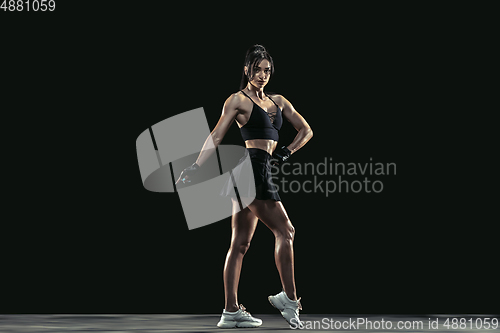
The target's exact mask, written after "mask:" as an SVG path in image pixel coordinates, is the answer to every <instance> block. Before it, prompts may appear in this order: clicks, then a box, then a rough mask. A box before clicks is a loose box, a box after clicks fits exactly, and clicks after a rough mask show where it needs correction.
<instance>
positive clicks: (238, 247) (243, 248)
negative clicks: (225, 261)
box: [231, 242, 250, 255]
mask: <svg viewBox="0 0 500 333" xmlns="http://www.w3.org/2000/svg"><path fill="white" fill-rule="evenodd" d="M249 248H250V242H233V243H231V251H235V252H236V253H240V254H242V255H245V253H247V251H248V249H249Z"/></svg>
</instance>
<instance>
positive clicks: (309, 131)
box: [307, 127, 313, 139]
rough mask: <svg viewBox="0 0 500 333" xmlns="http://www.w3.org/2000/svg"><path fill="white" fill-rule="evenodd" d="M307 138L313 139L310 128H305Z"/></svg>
mask: <svg viewBox="0 0 500 333" xmlns="http://www.w3.org/2000/svg"><path fill="white" fill-rule="evenodd" d="M307 136H308V137H309V139H310V138H312V137H313V130H312V129H311V127H308V128H307Z"/></svg>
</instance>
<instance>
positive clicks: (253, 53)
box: [240, 44, 274, 90]
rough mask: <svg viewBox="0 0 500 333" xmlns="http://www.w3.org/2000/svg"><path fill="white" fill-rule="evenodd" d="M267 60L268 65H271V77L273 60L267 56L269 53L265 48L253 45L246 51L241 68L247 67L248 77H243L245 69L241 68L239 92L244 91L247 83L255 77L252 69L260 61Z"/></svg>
mask: <svg viewBox="0 0 500 333" xmlns="http://www.w3.org/2000/svg"><path fill="white" fill-rule="evenodd" d="M264 59H266V60H268V61H269V63H270V64H271V75H273V73H274V63H273V58H272V57H271V55H270V54H269V52H267V51H266V48H265V47H264V46H262V45H259V44H255V45H254V46H252V47H251V48H249V49H248V51H247V54H246V56H245V63H244V64H243V66H247V68H248V75H245V68H243V75H242V76H241V83H240V90H242V89H244V88H245V87H246V86H247V84H248V81H251V80H252V79H253V76H254V75H255V74H254V72H253V68H254V67H255V66H258V65H259V64H260V62H261V61H262V60H264Z"/></svg>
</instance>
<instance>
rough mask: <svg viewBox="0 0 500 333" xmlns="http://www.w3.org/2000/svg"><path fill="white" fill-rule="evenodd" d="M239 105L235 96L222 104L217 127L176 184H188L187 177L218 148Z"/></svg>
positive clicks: (238, 100)
mask: <svg viewBox="0 0 500 333" xmlns="http://www.w3.org/2000/svg"><path fill="white" fill-rule="evenodd" d="M239 103H240V98H238V96H236V95H235V94H232V95H231V96H229V98H228V99H227V100H226V102H225V103H224V107H223V108H222V115H221V116H220V119H219V121H218V122H217V125H215V128H214V129H213V131H212V132H211V133H210V135H209V136H208V137H207V139H206V140H205V143H204V144H203V148H202V149H201V152H200V154H199V155H198V158H197V159H196V162H195V163H193V164H192V165H191V166H189V167H187V168H186V169H184V170H183V171H182V172H181V175H180V176H179V179H177V181H176V184H178V183H179V182H180V181H181V180H182V182H183V183H184V182H188V183H189V182H190V181H191V180H189V175H191V176H193V175H194V174H195V173H196V172H197V170H198V168H199V167H200V166H202V165H203V163H205V161H206V160H207V159H208V158H209V157H210V156H211V155H212V154H213V152H214V150H215V148H217V147H218V146H219V144H220V143H221V141H222V139H223V138H224V135H226V133H227V131H228V129H229V127H230V126H231V124H232V123H233V121H234V119H235V118H236V116H237V115H238V107H239Z"/></svg>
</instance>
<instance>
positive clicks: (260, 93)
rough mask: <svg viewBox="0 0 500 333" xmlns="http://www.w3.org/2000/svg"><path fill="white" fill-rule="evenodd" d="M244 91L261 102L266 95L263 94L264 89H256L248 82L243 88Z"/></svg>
mask: <svg viewBox="0 0 500 333" xmlns="http://www.w3.org/2000/svg"><path fill="white" fill-rule="evenodd" d="M245 90H246V91H248V92H250V93H253V94H255V95H256V96H257V97H258V98H260V99H261V100H266V94H265V93H264V87H262V88H257V87H256V86H254V85H253V84H251V83H250V82H248V84H247V87H246V88H245Z"/></svg>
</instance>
